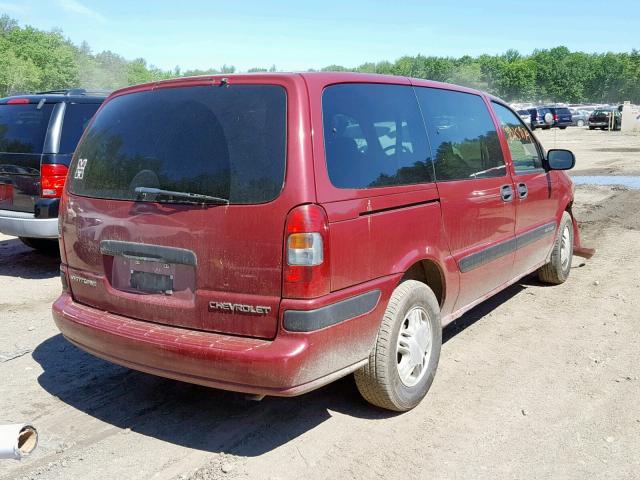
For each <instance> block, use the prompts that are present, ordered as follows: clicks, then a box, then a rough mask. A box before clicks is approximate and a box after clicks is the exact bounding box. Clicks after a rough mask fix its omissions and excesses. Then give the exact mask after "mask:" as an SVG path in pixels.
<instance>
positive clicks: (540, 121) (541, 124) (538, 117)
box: [529, 107, 553, 130]
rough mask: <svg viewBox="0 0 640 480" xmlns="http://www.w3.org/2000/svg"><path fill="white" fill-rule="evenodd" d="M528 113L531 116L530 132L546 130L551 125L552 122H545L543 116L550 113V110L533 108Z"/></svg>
mask: <svg viewBox="0 0 640 480" xmlns="http://www.w3.org/2000/svg"><path fill="white" fill-rule="evenodd" d="M529 113H530V114H531V130H535V129H536V128H541V129H543V130H548V129H550V128H551V126H552V125H553V120H552V121H550V122H547V120H546V119H545V115H546V114H547V113H551V109H550V108H548V107H533V108H530V109H529Z"/></svg>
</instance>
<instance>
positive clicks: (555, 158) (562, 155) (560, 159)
mask: <svg viewBox="0 0 640 480" xmlns="http://www.w3.org/2000/svg"><path fill="white" fill-rule="evenodd" d="M575 164H576V156H575V155H574V154H573V152H572V151H571V150H561V149H553V150H549V151H548V152H547V165H548V166H549V170H571V169H572V168H573V167H574V165H575Z"/></svg>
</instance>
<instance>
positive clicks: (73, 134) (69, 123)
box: [59, 103, 100, 153]
mask: <svg viewBox="0 0 640 480" xmlns="http://www.w3.org/2000/svg"><path fill="white" fill-rule="evenodd" d="M98 107H100V104H98V103H70V104H67V108H66V110H65V111H64V121H63V123H62V134H61V137H60V150H59V151H60V153H73V151H74V150H75V149H76V146H77V145H78V140H80V137H81V136H82V132H84V129H85V128H87V125H88V124H89V121H90V120H91V117H93V115H94V113H96V110H98Z"/></svg>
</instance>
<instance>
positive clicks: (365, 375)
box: [355, 280, 442, 412]
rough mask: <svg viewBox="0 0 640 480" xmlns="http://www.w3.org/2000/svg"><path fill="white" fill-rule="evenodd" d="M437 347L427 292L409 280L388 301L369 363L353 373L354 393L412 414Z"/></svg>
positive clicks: (434, 310)
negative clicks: (409, 411)
mask: <svg viewBox="0 0 640 480" xmlns="http://www.w3.org/2000/svg"><path fill="white" fill-rule="evenodd" d="M441 345H442V326H441V324H440V307H439V306H438V301H437V300H436V296H435V295H434V294H433V291H432V290H431V289H430V288H429V287H428V286H426V285H425V284H424V283H421V282H418V281H415V280H407V281H405V282H402V283H401V284H400V285H398V287H397V288H396V289H395V290H394V292H393V295H392V296H391V299H390V300H389V304H388V305H387V310H386V311H385V314H384V317H383V319H382V324H381V325H380V330H379V331H378V338H377V339H376V344H375V346H374V347H373V350H372V351H371V353H370V355H369V363H368V364H367V365H365V366H364V367H362V368H361V369H360V370H358V371H357V372H356V373H355V380H356V385H357V386H358V390H359V391H360V393H361V394H362V396H363V397H364V398H365V399H366V400H367V401H368V402H369V403H372V404H373V405H376V406H378V407H381V408H386V409H388V410H395V411H397V412H404V411H407V410H410V409H412V408H413V407H415V406H416V405H418V403H420V401H421V400H422V399H423V398H424V396H425V395H426V394H427V391H428V390H429V388H430V387H431V384H432V383H433V379H434V376H435V374H436V369H437V368H438V360H439V358H440V347H441Z"/></svg>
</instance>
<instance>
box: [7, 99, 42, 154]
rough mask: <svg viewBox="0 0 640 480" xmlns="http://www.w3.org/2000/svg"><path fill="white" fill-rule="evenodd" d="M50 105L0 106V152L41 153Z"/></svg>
mask: <svg viewBox="0 0 640 480" xmlns="http://www.w3.org/2000/svg"><path fill="white" fill-rule="evenodd" d="M52 110H53V105H52V104H44V105H42V106H41V107H40V108H38V105H37V104H35V103H31V104H18V105H0V152H8V153H42V147H43V145H44V138H45V136H46V134H47V128H48V126H49V118H50V117H51V111H52Z"/></svg>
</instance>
